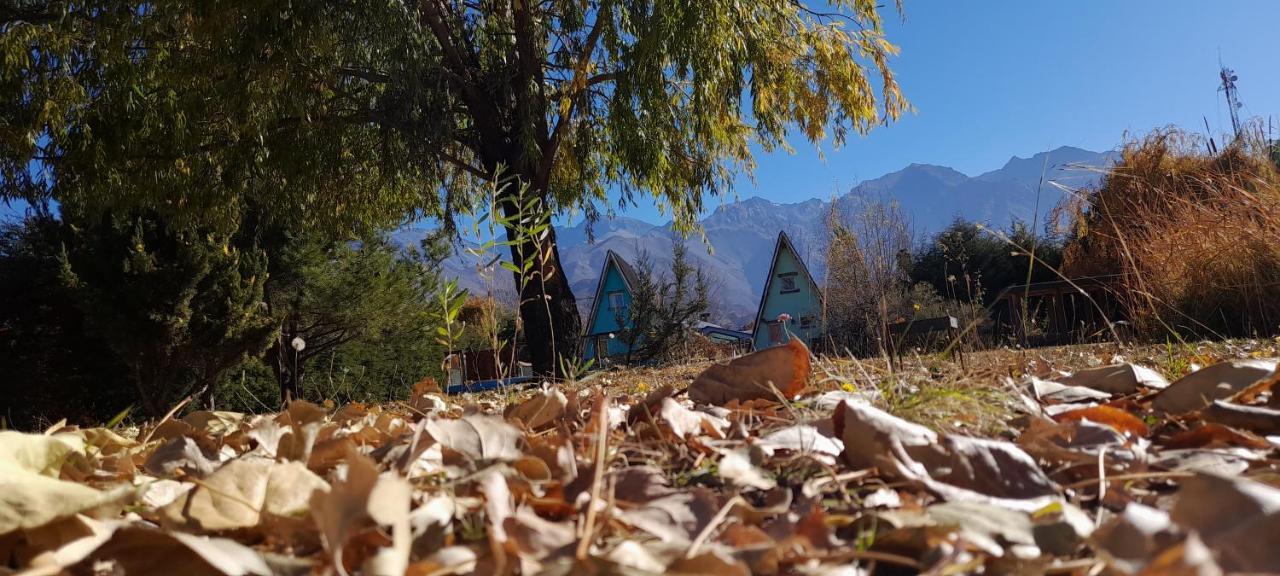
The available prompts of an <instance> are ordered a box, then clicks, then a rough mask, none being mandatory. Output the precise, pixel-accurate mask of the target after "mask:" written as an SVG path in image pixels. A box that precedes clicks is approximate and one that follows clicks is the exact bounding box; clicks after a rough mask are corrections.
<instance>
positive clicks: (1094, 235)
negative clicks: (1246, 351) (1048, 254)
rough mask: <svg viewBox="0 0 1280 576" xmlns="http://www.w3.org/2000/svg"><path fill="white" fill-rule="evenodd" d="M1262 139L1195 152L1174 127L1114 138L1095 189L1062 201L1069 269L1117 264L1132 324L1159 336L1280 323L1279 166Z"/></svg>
mask: <svg viewBox="0 0 1280 576" xmlns="http://www.w3.org/2000/svg"><path fill="white" fill-rule="evenodd" d="M1270 154H1271V147H1270V145H1269V144H1268V143H1260V142H1258V143H1255V142H1253V141H1251V140H1250V139H1249V138H1240V139H1237V140H1236V141H1235V142H1233V143H1232V144H1230V145H1228V146H1227V147H1225V148H1224V149H1223V150H1222V151H1221V152H1218V153H1210V152H1206V151H1205V149H1204V147H1202V146H1200V140H1199V139H1198V138H1197V137H1194V136H1191V135H1189V134H1186V133H1184V132H1181V131H1178V130H1174V129H1170V130H1164V131H1159V132H1156V133H1154V134H1151V135H1150V136H1148V137H1146V138H1145V139H1143V140H1141V141H1136V142H1131V143H1129V144H1128V145H1126V146H1125V147H1124V150H1123V152H1122V153H1121V159H1120V161H1119V162H1118V163H1117V164H1116V165H1115V166H1114V167H1113V168H1112V169H1111V171H1110V172H1109V173H1108V174H1107V175H1106V176H1105V177H1104V178H1103V180H1102V182H1101V183H1100V185H1099V187H1098V188H1097V189H1096V190H1093V191H1090V192H1088V193H1087V194H1084V195H1082V196H1080V197H1078V199H1076V200H1074V201H1071V202H1070V203H1069V204H1068V205H1067V206H1065V207H1064V210H1063V211H1064V212H1065V213H1067V214H1069V215H1070V216H1071V217H1072V219H1073V232H1074V237H1075V239H1074V241H1072V242H1071V243H1070V244H1069V245H1068V246H1067V248H1066V252H1065V254H1064V264H1063V266H1064V271H1065V272H1066V273H1067V274H1068V275H1071V276H1096V275H1103V274H1120V275H1122V276H1121V281H1120V283H1119V285H1118V287H1117V297H1118V299H1119V300H1120V302H1121V304H1122V305H1123V306H1124V307H1125V308H1126V311H1127V312H1128V317H1129V319H1130V320H1131V321H1132V322H1133V324H1134V328H1135V329H1136V330H1138V331H1139V333H1141V334H1145V335H1147V336H1153V337H1160V336H1163V335H1165V334H1168V333H1169V332H1173V333H1174V334H1188V335H1199V336H1219V337H1221V336H1246V335H1255V334H1274V333H1276V331H1277V326H1278V323H1280V299H1278V298H1276V297H1275V295H1274V293H1275V290H1276V288H1277V286H1280V172H1278V171H1277V169H1276V165H1275V163H1274V162H1273V161H1272V160H1271V158H1270Z"/></svg>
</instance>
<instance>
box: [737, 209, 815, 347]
mask: <svg viewBox="0 0 1280 576" xmlns="http://www.w3.org/2000/svg"><path fill="white" fill-rule="evenodd" d="M783 314H785V315H787V316H789V317H790V319H789V320H786V321H785V322H786V323H785V325H784V324H783V322H782V321H780V320H779V317H780V316H782V315H783ZM822 335H823V314H822V290H821V288H819V287H818V283H817V282H815V281H814V279H813V275H812V274H810V273H809V268H808V267H807V266H805V264H804V259H803V258H801V257H800V253H799V252H796V248H795V246H794V245H793V244H792V243H791V238H788V237H787V233H786V232H779V233H778V241H777V242H776V243H774V245H773V259H772V260H770V264H769V276H768V277H767V278H766V279H765V282H764V292H763V293H762V294H761V295H760V306H759V308H758V309H757V310H756V321H755V324H754V328H753V331H752V334H751V337H752V343H753V345H754V346H755V349H756V350H762V349H765V348H768V347H770V346H776V345H778V344H785V343H786V342H787V341H788V339H789V338H791V337H796V338H800V339H801V341H802V342H804V343H805V345H806V346H808V347H809V348H810V349H815V348H817V347H818V346H819V345H820V344H821V339H822Z"/></svg>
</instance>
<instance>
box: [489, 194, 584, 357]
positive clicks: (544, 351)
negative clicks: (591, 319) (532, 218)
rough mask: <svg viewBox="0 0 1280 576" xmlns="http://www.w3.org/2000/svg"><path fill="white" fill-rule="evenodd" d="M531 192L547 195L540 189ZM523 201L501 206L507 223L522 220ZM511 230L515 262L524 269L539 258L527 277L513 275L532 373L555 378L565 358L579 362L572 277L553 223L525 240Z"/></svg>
mask: <svg viewBox="0 0 1280 576" xmlns="http://www.w3.org/2000/svg"><path fill="white" fill-rule="evenodd" d="M528 192H529V193H534V194H538V195H539V197H541V198H545V197H546V196H545V194H544V193H543V191H540V190H529V191H528ZM519 202H520V200H519V196H518V195H513V197H511V198H509V199H507V201H505V202H503V203H502V206H503V212H504V213H505V215H506V217H507V218H508V219H512V220H513V221H514V219H515V218H517V216H518V214H517V212H518V211H519V209H520V208H519ZM546 209H547V208H546V206H545V203H544V202H539V203H538V210H539V211H545V210H546ZM506 232H507V240H508V241H510V242H512V246H511V261H512V263H513V264H515V265H516V268H517V269H521V270H523V269H524V263H525V260H526V259H528V258H534V259H536V260H535V262H534V264H533V265H532V266H531V267H530V268H529V273H528V274H527V277H524V278H522V277H521V274H520V273H518V272H517V273H515V274H514V277H515V281H516V287H517V288H518V289H519V292H520V320H521V323H522V324H523V325H524V336H525V342H526V346H528V348H529V356H530V360H531V361H532V364H533V371H534V373H535V374H538V375H543V376H547V375H556V374H558V373H559V372H560V368H561V365H560V361H561V359H562V358H563V359H566V360H568V361H573V360H576V356H577V353H578V334H579V332H580V329H581V324H582V319H581V318H580V317H579V314H578V303H577V301H576V300H575V299H574V297H573V291H572V290H571V289H570V288H569V278H568V277H567V276H565V273H564V267H563V266H561V265H560V247H559V246H558V245H557V243H556V233H555V229H554V228H553V227H551V225H550V223H548V225H547V233H546V235H545V236H544V237H543V238H542V239H537V238H528V237H526V238H521V237H520V236H521V232H520V230H519V229H517V228H516V227H513V226H508V227H507V230H506Z"/></svg>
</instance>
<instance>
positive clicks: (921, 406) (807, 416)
mask: <svg viewBox="0 0 1280 576" xmlns="http://www.w3.org/2000/svg"><path fill="white" fill-rule="evenodd" d="M1275 357H1280V339H1240V340H1226V341H1204V342H1193V343H1187V342H1181V343H1180V342H1170V343H1166V344H1148V345H1138V346H1123V347H1122V346H1118V345H1116V344H1114V343H1102V344H1083V345H1072V346H1055V347H1047V348H1036V349H1030V350H1026V349H1012V348H998V349H994V350H984V351H980V352H970V353H968V354H967V355H966V356H965V367H963V368H962V367H961V366H960V363H959V362H958V361H957V360H956V359H953V358H951V357H949V356H944V355H942V354H938V353H933V354H919V353H917V354H911V355H907V356H906V357H905V359H904V362H903V366H902V367H901V368H899V369H896V370H893V369H890V367H889V365H888V362H887V361H886V360H885V359H883V358H870V359H857V358H851V357H848V356H843V357H830V356H825V357H822V358H820V359H819V361H818V362H817V363H816V364H815V373H814V377H813V379H812V381H811V383H810V390H809V391H807V392H806V393H805V396H806V397H808V398H809V400H807V401H799V402H795V403H792V405H791V406H790V410H789V412H788V414H789V415H790V416H789V419H790V420H794V421H811V420H821V419H825V418H828V417H829V416H830V414H824V413H821V412H820V411H818V410H816V409H815V406H813V403H812V398H813V396H814V395H815V394H816V393H821V392H829V391H844V392H849V393H854V394H859V395H860V396H862V397H864V398H866V399H867V400H869V401H871V402H872V403H873V404H875V405H877V406H879V407H880V408H883V409H885V410H887V411H889V412H890V413H892V414H895V415H897V416H899V417H902V418H905V419H907V420H911V421H913V422H918V423H920V424H923V425H925V426H928V427H930V428H933V429H935V430H938V431H947V432H957V433H962V434H970V435H978V436H987V437H996V436H1003V435H1007V434H1008V433H1010V432H1011V431H1012V429H1011V424H1010V423H1011V421H1013V420H1015V419H1016V418H1017V416H1018V415H1019V413H1020V411H1021V409H1022V404H1021V401H1020V400H1019V399H1018V397H1017V396H1016V395H1015V394H1013V393H1011V391H1010V389H1009V386H1010V384H1009V382H1008V379H1009V378H1013V379H1015V380H1017V379H1019V378H1021V376H1023V375H1024V374H1026V373H1029V372H1034V371H1042V370H1044V369H1046V368H1047V369H1051V370H1062V371H1068V372H1070V371H1075V370H1079V369H1082V368H1089V367H1094V366H1100V365H1103V364H1111V363H1115V362H1134V363H1137V364H1141V365H1144V366H1148V367H1151V368H1153V369H1155V370H1157V371H1159V372H1161V373H1162V374H1163V375H1164V376H1165V377H1166V378H1168V379H1170V380H1175V379H1177V378H1179V377H1181V376H1184V375H1186V374H1187V373H1188V372H1190V371H1191V370H1192V368H1193V367H1194V366H1207V365H1210V364H1213V363H1216V362H1220V361H1224V360H1231V359H1239V358H1275ZM710 363H711V361H710V360H697V361H692V362H688V363H678V364H670V365H665V366H659V367H639V368H618V369H613V370H608V371H601V372H595V373H593V374H591V375H589V376H588V377H587V378H584V379H583V380H580V381H578V382H574V383H569V384H568V386H569V388H578V389H586V388H593V387H596V386H602V387H603V388H604V389H605V390H606V391H607V392H608V393H609V395H610V396H612V397H614V398H617V399H620V400H621V399H627V398H631V399H634V398H638V397H640V396H643V395H644V394H646V393H648V392H650V391H652V390H655V389H657V388H660V387H662V386H671V387H672V388H674V389H677V390H679V389H682V388H684V387H686V386H688V385H689V383H690V382H692V380H693V378H694V377H695V376H697V375H698V373H699V372H701V371H702V370H703V369H705V368H706V367H707V366H708V365H709V364H710ZM526 395H527V392H524V391H508V392H495V393H490V394H489V395H475V396H474V397H473V398H474V399H475V401H485V400H491V401H501V402H503V403H510V402H514V401H518V400H520V399H523V397H524V396H526Z"/></svg>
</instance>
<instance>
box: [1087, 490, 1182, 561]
mask: <svg viewBox="0 0 1280 576" xmlns="http://www.w3.org/2000/svg"><path fill="white" fill-rule="evenodd" d="M1089 539H1090V541H1091V542H1092V543H1093V545H1094V547H1095V548H1097V549H1098V550H1099V552H1101V553H1102V554H1101V555H1102V557H1103V558H1104V559H1106V560H1107V563H1109V564H1111V565H1112V566H1114V567H1116V568H1118V569H1119V570H1120V571H1121V572H1122V573H1126V574H1134V573H1137V572H1138V571H1140V570H1142V569H1143V568H1144V567H1145V566H1146V565H1147V563H1148V562H1150V561H1151V559H1152V558H1154V557H1155V556H1156V555H1157V554H1159V553H1160V551H1162V550H1165V549H1167V548H1168V547H1170V546H1172V545H1174V544H1175V543H1176V542H1177V541H1178V535H1177V534H1176V532H1175V529H1174V526H1173V522H1172V521H1170V519H1169V514H1168V513H1166V512H1164V511H1161V510H1157V509H1155V508H1151V507H1149V506H1144V505H1142V504H1136V503H1130V504H1129V505H1128V506H1127V507H1125V509H1124V512H1122V513H1121V514H1120V515H1118V516H1116V517H1114V518H1112V519H1111V520H1110V521H1109V522H1107V523H1106V524H1103V525H1102V526H1101V527H1100V528H1098V529H1097V530H1095V531H1094V532H1093V534H1092V535H1091V536H1090V537H1089Z"/></svg>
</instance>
